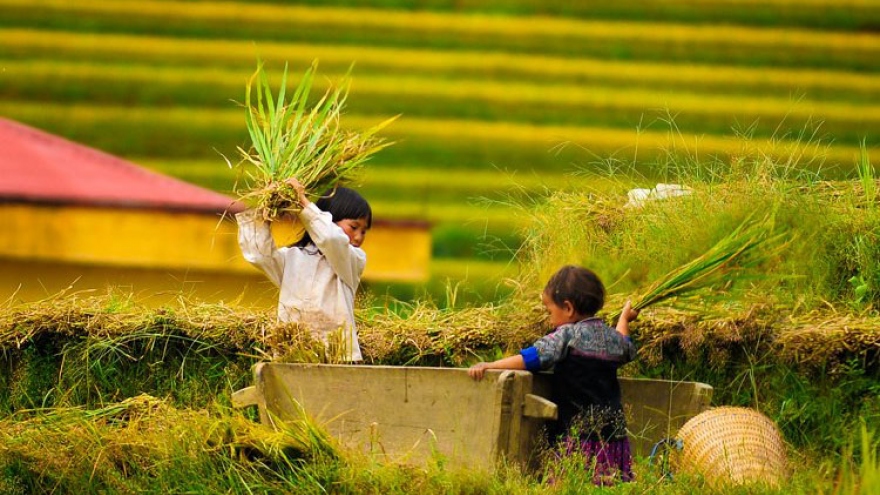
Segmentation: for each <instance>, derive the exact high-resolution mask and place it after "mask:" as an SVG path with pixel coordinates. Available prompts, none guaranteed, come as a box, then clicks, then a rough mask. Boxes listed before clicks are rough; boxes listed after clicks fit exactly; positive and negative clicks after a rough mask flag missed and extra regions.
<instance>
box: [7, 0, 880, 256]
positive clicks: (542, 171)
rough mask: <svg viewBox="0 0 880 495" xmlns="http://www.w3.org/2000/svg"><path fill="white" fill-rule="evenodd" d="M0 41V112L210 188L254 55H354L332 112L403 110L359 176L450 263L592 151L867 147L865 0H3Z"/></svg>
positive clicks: (359, 114)
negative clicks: (344, 101) (427, 224)
mask: <svg viewBox="0 0 880 495" xmlns="http://www.w3.org/2000/svg"><path fill="white" fill-rule="evenodd" d="M616 4H621V5H616ZM0 47H2V49H0V115H2V116H4V117H8V118H12V119H16V120H21V121H23V122H25V123H28V124H31V125H34V126H37V127H40V128H43V129H46V130H48V131H50V132H55V133H59V134H61V135H64V136H67V137H69V138H71V139H75V140H77V141H80V142H83V143H85V144H88V145H92V146H96V147H98V148H101V149H104V150H106V151H109V152H111V153H115V154H118V155H121V156H123V157H126V158H128V159H131V160H134V161H136V162H138V163H142V164H144V165H146V166H149V167H151V168H155V169H157V170H161V171H163V172H166V173H169V174H172V175H176V176H178V177H182V178H184V179H187V180H190V181H193V182H196V183H199V184H202V185H205V186H207V187H211V188H213V189H216V190H219V191H223V192H229V191H230V190H231V189H232V187H233V183H234V181H235V179H236V177H235V174H234V173H233V172H231V171H229V170H228V169H227V168H226V167H225V164H224V161H223V159H222V157H221V154H222V155H226V156H234V155H235V151H234V150H235V147H236V146H240V145H244V144H245V143H246V141H245V140H246V134H245V126H244V118H243V112H242V111H241V110H240V108H239V107H238V106H237V104H236V103H235V101H237V100H241V99H243V93H244V83H245V80H246V78H247V77H248V76H249V75H250V74H251V73H252V71H253V70H254V67H255V65H256V61H257V59H258V58H260V59H262V60H265V61H266V63H267V67H268V68H269V72H270V74H271V73H273V71H274V72H275V73H276V74H279V75H280V72H281V70H282V68H283V63H284V62H289V63H290V64H291V69H292V71H293V72H294V73H298V72H300V71H302V70H304V69H305V68H306V67H307V66H308V65H309V64H310V63H311V62H312V61H313V60H315V59H317V60H319V76H320V77H321V78H324V79H323V80H322V83H323V82H324V81H325V80H335V79H337V78H338V77H339V76H340V75H341V74H342V73H344V72H345V71H346V70H347V69H348V68H349V67H351V66H352V64H354V65H353V74H354V83H353V86H352V93H351V97H350V99H349V103H350V106H349V114H348V115H347V116H346V118H347V120H346V121H345V122H344V123H346V124H347V125H350V126H352V127H359V126H367V125H370V124H373V123H376V122H378V121H380V120H381V119H382V118H384V117H386V116H389V115H395V114H401V115H402V117H401V119H400V120H399V121H398V122H397V123H395V125H394V126H393V127H392V128H391V129H390V130H389V131H388V136H389V137H391V138H392V139H394V140H396V141H397V144H396V145H395V146H393V147H391V148H389V149H387V150H385V151H383V152H382V153H381V154H380V155H379V156H377V157H376V158H375V159H374V161H372V162H371V168H370V170H369V171H368V173H367V174H365V176H364V178H363V184H362V186H363V188H364V191H365V193H366V194H367V195H368V196H369V197H370V199H371V200H372V201H373V202H374V203H375V205H376V210H377V214H379V215H381V216H385V217H400V218H410V217H420V218H427V219H428V220H431V221H432V222H434V225H435V233H436V236H435V239H436V240H435V254H437V255H438V256H440V257H443V258H444V259H443V261H442V262H438V267H439V266H443V267H444V268H443V270H447V271H449V272H455V271H459V272H460V271H462V270H460V269H459V270H456V269H452V268H450V267H451V266H453V265H454V264H455V263H459V266H460V267H461V266H464V265H466V264H467V263H468V262H469V260H474V258H480V259H482V260H483V261H481V263H484V262H485V260H486V259H490V258H494V259H495V263H496V264H497V265H498V266H499V267H505V268H504V270H509V268H507V261H508V259H509V257H510V255H509V253H507V254H504V253H502V252H500V251H499V250H497V249H483V248H482V246H483V245H485V244H491V242H488V241H487V240H486V239H487V238H500V239H503V240H504V244H505V245H509V246H510V247H512V248H515V245H516V238H517V235H518V234H517V233H516V229H517V228H518V227H519V226H520V225H521V216H519V215H518V214H517V211H516V209H515V208H512V207H511V206H510V205H509V204H508V200H509V198H511V197H512V196H513V197H522V196H524V195H526V196H532V195H538V196H540V195H542V194H546V193H548V192H551V191H553V190H554V189H557V188H566V187H568V188H572V187H606V186H604V185H602V184H596V183H594V182H590V181H595V180H596V179H583V178H580V177H579V176H578V177H573V176H572V175H571V174H572V173H573V172H577V171H578V170H580V169H582V168H589V167H591V166H592V167H595V166H597V163H598V164H601V163H603V162H605V163H607V159H608V158H609V157H612V159H613V160H619V161H622V162H633V161H634V162H635V164H634V165H635V167H636V168H637V169H639V170H641V171H642V172H643V173H645V174H648V175H649V176H648V177H646V178H645V180H644V182H645V183H646V184H650V183H652V182H653V181H656V180H658V178H659V176H662V171H659V172H658V170H657V169H656V168H654V167H652V166H651V163H652V162H653V160H654V158H655V157H657V156H666V155H667V154H668V153H669V152H670V150H672V151H673V152H674V153H685V154H688V155H690V156H701V157H710V156H717V157H719V158H720V159H721V160H729V159H730V158H731V157H733V156H736V155H737V154H740V153H742V152H743V151H744V146H745V145H744V144H743V142H742V140H740V139H739V138H738V137H737V136H738V135H741V134H747V135H749V136H751V138H752V140H751V142H750V143H749V144H748V145H747V146H748V147H753V148H756V149H760V150H762V151H764V152H767V153H771V154H777V155H782V156H786V155H787V154H791V153H792V150H797V153H803V157H804V158H803V161H802V162H801V166H804V167H810V168H820V167H821V168H822V169H823V170H826V171H829V173H831V174H833V175H837V176H840V175H846V174H847V173H849V171H851V170H852V164H853V160H854V157H855V156H856V154H857V152H858V147H859V143H860V142H861V141H862V140H864V141H865V143H866V144H867V146H868V149H869V153H870V155H871V158H872V160H873V162H874V163H875V164H876V163H880V149H878V145H880V132H878V131H880V62H878V60H880V2H877V1H873V0H872V1H869V0H844V1H836V2H835V1H833V0H800V1H794V0H770V1H761V2H759V1H754V0H668V1H661V0H642V1H639V2H616V3H614V5H609V4H608V2H599V1H598V0H585V1H583V2H568V1H561V0H547V1H538V0H510V1H501V0H466V1H453V0H425V1H405V0H377V1H366V0H336V1H332V0H331V1H315V0H312V1H303V2H296V3H295V4H291V3H290V2H281V1H262V2H257V1H228V2H207V1H170V0H130V1H126V2H119V1H110V0H95V1H90V2H71V1H61V0H0ZM805 141H809V142H808V143H805ZM607 187H611V186H607ZM481 198H488V199H489V201H485V200H481ZM484 236H488V237H485V238H484ZM480 270H482V272H481V273H484V272H485V271H486V270H487V268H486V266H485V264H481V265H480ZM499 271H501V269H500V268H499Z"/></svg>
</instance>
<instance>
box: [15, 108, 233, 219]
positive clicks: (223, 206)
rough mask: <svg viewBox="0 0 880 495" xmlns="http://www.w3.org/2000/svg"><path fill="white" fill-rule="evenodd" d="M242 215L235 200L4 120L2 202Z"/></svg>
mask: <svg viewBox="0 0 880 495" xmlns="http://www.w3.org/2000/svg"><path fill="white" fill-rule="evenodd" d="M18 201H21V202H32V203H33V202H36V203H50V204H77V205H94V206H113V207H126V208H151V209H165V210H176V211H210V212H223V211H230V212H234V211H239V210H240V209H241V207H240V205H239V204H237V203H234V201H233V199H232V198H229V197H227V196H224V195H222V194H220V193H217V192H214V191H211V190H209V189H204V188H202V187H199V186H196V185H193V184H190V183H188V182H184V181H182V180H178V179H175V178H173V177H169V176H167V175H162V174H159V173H156V172H153V171H151V170H148V169H145V168H143V167H140V166H138V165H135V164H134V163H131V162H128V161H125V160H123V159H121V158H118V157H115V156H113V155H110V154H107V153H104V152H102V151H99V150H96V149H94V148H89V147H87V146H83V145H81V144H77V143H74V142H72V141H69V140H67V139H64V138H62V137H59V136H55V135H52V134H49V133H47V132H44V131H41V130H39V129H35V128H33V127H29V126H26V125H24V124H21V123H19V122H14V121H12V120H8V119H4V118H0V202H18Z"/></svg>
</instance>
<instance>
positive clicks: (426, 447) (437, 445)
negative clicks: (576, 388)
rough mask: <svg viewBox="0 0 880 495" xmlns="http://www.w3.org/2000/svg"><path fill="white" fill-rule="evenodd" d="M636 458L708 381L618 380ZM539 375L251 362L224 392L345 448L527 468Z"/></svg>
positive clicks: (695, 406) (693, 407)
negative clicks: (249, 380) (245, 377)
mask: <svg viewBox="0 0 880 495" xmlns="http://www.w3.org/2000/svg"><path fill="white" fill-rule="evenodd" d="M621 385H622V388H623V398H624V407H625V409H626V412H627V417H628V420H629V429H630V432H631V433H630V438H631V441H632V442H633V449H634V452H635V453H636V455H646V454H647V453H648V452H649V451H650V448H651V446H652V445H653V444H654V443H655V442H657V441H658V440H660V439H663V438H667V437H672V436H674V434H675V432H676V431H677V430H678V428H679V427H680V426H681V425H683V424H684V423H685V422H686V421H687V420H688V419H690V418H691V417H693V416H695V415H696V414H698V413H700V412H702V411H703V410H705V409H707V408H708V406H709V401H710V399H711V394H712V387H710V386H708V385H706V384H702V383H695V382H670V381H663V380H642V379H621ZM548 396H549V380H548V376H547V375H545V374H540V373H539V374H532V373H530V372H527V371H501V370H493V371H487V373H486V376H485V378H484V379H483V380H482V381H479V382H477V381H474V380H472V379H471V378H470V377H469V376H468V375H467V370H466V369H461V368H427V367H408V366H363V365H326V364H288V363H259V364H257V365H256V366H254V385H253V386H251V387H247V388H245V389H242V390H239V391H237V392H236V393H235V394H233V398H232V399H233V403H234V404H235V405H236V406H238V407H245V406H249V405H256V406H257V407H258V408H259V413H260V421H261V422H262V423H263V424H266V425H271V426H279V425H280V424H281V423H283V422H285V421H291V420H296V419H299V418H300V416H299V415H300V414H301V412H300V411H305V413H306V414H308V415H309V416H310V417H311V418H312V419H313V420H315V421H316V422H318V424H320V425H322V426H323V427H324V428H326V430H327V431H328V432H329V433H330V434H331V435H333V436H334V437H335V438H336V439H338V440H339V441H340V442H341V444H342V445H345V446H347V447H349V448H355V449H362V450H364V451H366V452H372V453H374V454H379V455H382V456H385V457H386V458H387V459H388V460H391V461H396V462H413V463H417V462H422V461H424V460H426V459H429V458H431V457H432V456H436V455H437V454H439V455H442V456H443V457H444V458H445V460H446V462H448V463H450V464H452V465H457V466H468V467H471V468H479V469H486V470H492V469H493V468H494V467H495V466H496V465H497V463H498V462H500V461H506V462H511V463H517V464H520V465H521V466H523V467H526V468H528V467H534V466H535V460H536V457H535V455H536V452H535V450H536V448H535V447H536V445H537V443H538V439H539V438H540V428H541V426H542V425H543V423H544V422H545V421H546V420H548V419H554V418H555V417H556V404H554V403H553V402H551V401H550V400H548V399H547V397H548Z"/></svg>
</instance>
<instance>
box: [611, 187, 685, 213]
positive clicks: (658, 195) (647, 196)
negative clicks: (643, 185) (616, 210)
mask: <svg viewBox="0 0 880 495" xmlns="http://www.w3.org/2000/svg"><path fill="white" fill-rule="evenodd" d="M692 192H693V191H692V190H691V188H689V187H687V186H682V185H680V184H662V183H661V184H657V186H656V187H654V189H630V190H629V192H627V193H626V195H627V198H628V201H627V203H626V206H627V207H632V206H644V204H645V203H647V202H648V201H656V200H658V199H666V198H674V197H677V196H687V195H688V194H691V193H692Z"/></svg>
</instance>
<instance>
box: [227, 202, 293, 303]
mask: <svg viewBox="0 0 880 495" xmlns="http://www.w3.org/2000/svg"><path fill="white" fill-rule="evenodd" d="M258 216H259V214H258V213H257V211H256V210H245V211H243V212H241V213H238V214H236V215H235V221H236V222H237V223H238V246H239V248H241V254H242V256H244V259H245V260H247V261H248V262H249V263H251V264H253V265H256V266H257V268H259V269H260V270H262V271H263V272H264V273H265V274H266V276H267V277H269V280H271V281H272V283H274V284H275V285H276V286H278V287H281V276H282V274H283V273H284V256H283V255H282V254H281V253H280V252H279V251H278V250H277V249H275V240H274V239H273V238H272V230H271V228H270V227H269V223H268V222H266V221H264V220H263V219H261V218H258Z"/></svg>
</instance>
